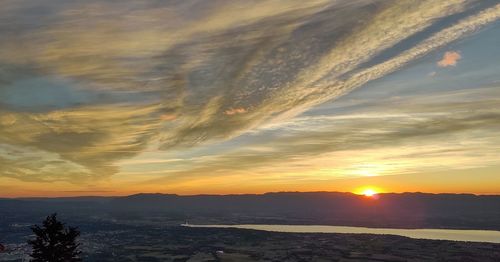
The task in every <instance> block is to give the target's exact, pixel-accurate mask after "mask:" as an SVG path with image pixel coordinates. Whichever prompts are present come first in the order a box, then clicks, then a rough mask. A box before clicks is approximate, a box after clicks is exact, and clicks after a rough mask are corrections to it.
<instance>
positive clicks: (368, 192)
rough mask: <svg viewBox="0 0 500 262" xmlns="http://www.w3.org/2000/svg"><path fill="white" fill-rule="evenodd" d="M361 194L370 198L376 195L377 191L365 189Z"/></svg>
mask: <svg viewBox="0 0 500 262" xmlns="http://www.w3.org/2000/svg"><path fill="white" fill-rule="evenodd" d="M362 194H363V195H365V196H367V197H372V196H374V195H376V194H377V191H375V190H374V189H372V188H367V189H365V190H363V192H362Z"/></svg>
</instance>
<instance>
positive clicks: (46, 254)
mask: <svg viewBox="0 0 500 262" xmlns="http://www.w3.org/2000/svg"><path fill="white" fill-rule="evenodd" d="M56 216H57V214H52V215H50V216H48V217H47V218H46V219H45V221H43V224H42V226H41V227H40V226H38V225H35V226H33V227H31V230H33V233H35V235H36V238H35V239H33V240H28V244H30V245H31V246H32V247H33V251H32V253H31V257H32V259H31V261H33V262H79V261H82V259H81V258H80V254H81V251H80V250H79V245H80V244H77V243H76V238H77V237H78V236H79V235H80V232H79V231H78V229H77V228H75V227H65V224H64V223H62V222H60V221H58V220H57V218H56Z"/></svg>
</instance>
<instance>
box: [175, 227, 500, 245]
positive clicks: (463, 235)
mask: <svg viewBox="0 0 500 262" xmlns="http://www.w3.org/2000/svg"><path fill="white" fill-rule="evenodd" d="M183 226H188V227H210V228H240V229H254V230H263V231H272V232H289V233H348V234H380V235H398V236H404V237H410V238H420V239H436V240H454V241H474V242H490V243H500V231H494V230H458V229H396V228H367V227H345V226H317V225H191V224H183Z"/></svg>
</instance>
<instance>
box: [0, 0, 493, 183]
mask: <svg viewBox="0 0 500 262" xmlns="http://www.w3.org/2000/svg"><path fill="white" fill-rule="evenodd" d="M477 6H479V7H480V8H478V7H477ZM472 7H475V8H477V9H478V10H479V11H477V12H476V11H474V12H473V11H471V10H472ZM0 10H1V11H0V35H1V37H0V94H2V97H3V98H2V97H0V148H2V150H0V161H1V165H0V176H3V177H10V178H15V179H19V180H22V181H49V182H50V181H68V182H73V183H89V181H97V180H101V179H108V178H110V177H111V176H112V175H114V174H117V173H119V171H120V168H121V167H120V166H119V163H122V162H123V161H124V160H127V159H130V158H132V157H134V156H137V155H138V154H140V153H141V152H145V151H147V150H151V149H152V150H158V151H163V152H166V154H170V153H172V152H173V153H179V152H190V150H196V148H198V147H200V148H202V147H205V146H210V144H212V143H218V142H221V141H228V140H231V139H235V138H238V137H239V136H241V135H242V134H248V133H250V132H255V130H258V129H259V128H262V127H263V126H264V125H272V124H276V125H279V124H280V123H283V122H286V121H288V120H289V119H291V118H292V117H294V116H297V115H298V114H300V113H302V112H304V111H306V110H308V109H310V108H312V107H314V106H317V105H319V104H321V103H323V102H325V101H329V100H332V99H336V98H338V97H340V96H342V95H344V94H346V93H348V92H349V91H351V90H353V89H355V88H358V87H360V86H362V85H364V84H366V83H367V82H369V81H372V80H374V79H378V78H381V77H383V76H385V75H387V74H390V73H392V72H395V71H398V70H399V69H401V68H403V67H404V66H405V65H407V64H409V63H411V62H414V61H416V60H417V59H418V58H421V57H423V56H424V55H426V54H428V53H429V52H432V51H434V50H436V49H438V48H441V47H443V46H445V45H447V44H449V43H451V42H452V41H456V40H458V39H462V38H464V37H465V36H467V35H469V34H471V33H474V32H475V31H476V30H477V29H479V28H481V27H483V26H485V25H488V24H490V23H492V22H494V21H496V20H498V18H499V17H500V5H498V4H497V5H493V4H486V3H481V1H466V0H451V1H432V0H425V1H412V0H403V1H401V0H398V1H364V0H358V1H326V0H315V1H307V3H304V2H303V1H295V0H293V1H290V0H286V1H285V0H279V1H267V2H263V3H260V4H258V5H255V4H250V3H249V2H248V1H220V2H218V3H217V4H214V3H212V2H206V1H197V0H189V1H181V2H176V1H173V2H161V3H160V2H157V1H142V2H140V3H138V2H136V1H120V2H105V1H98V0H91V1H85V2H71V3H69V2H66V1H59V0H41V1H36V2H29V1H14V0H7V1H3V2H2V3H1V4H0ZM33 10H45V11H44V12H34V11H33ZM452 16H453V17H454V18H457V23H455V24H452V25H449V26H446V27H444V28H442V29H441V30H437V31H436V32H432V31H429V32H430V33H428V32H427V31H426V30H428V29H429V28H431V27H432V26H435V25H436V24H438V23H440V22H441V21H442V20H446V19H448V18H449V17H452ZM416 35H418V36H419V39H418V40H419V41H417V42H416V43H414V44H412V45H411V46H407V47H405V49H404V50H402V51H401V52H399V53H396V54H394V55H392V56H391V57H389V58H387V59H385V60H382V61H378V60H376V59H375V58H376V57H377V55H380V54H381V53H383V52H384V51H387V50H389V49H391V48H392V47H394V46H395V45H398V44H400V43H401V42H403V41H405V40H407V39H409V38H411V37H415V36H416ZM446 54H448V55H446ZM446 54H445V57H444V59H443V60H442V61H444V62H443V65H444V64H446V66H452V65H455V64H456V62H457V61H458V59H460V55H459V54H458V53H446ZM457 54H458V56H457ZM440 63H441V62H440ZM368 64H369V66H367V65H368ZM28 94H29V95H28ZM462 120H464V121H465V120H466V119H462ZM483 120H484V121H485V123H486V122H487V120H486V119H483ZM483 120H481V121H483ZM332 121H333V120H332ZM335 121H340V123H342V120H341V119H336V120H335ZM366 124H367V125H368V126H369V125H370V123H366ZM436 132H437V131H436ZM306 135H311V134H309V133H307V134H306ZM316 135H317V136H316ZM325 135H335V136H336V137H339V138H342V137H344V136H345V139H346V140H347V139H353V141H355V142H356V141H357V140H356V139H357V138H358V137H351V136H348V134H343V133H339V134H325ZM314 136H315V137H316V138H318V139H319V140H318V141H312V142H313V143H315V144H317V146H318V149H316V147H314V146H312V145H311V150H310V154H314V153H321V154H323V153H327V152H328V151H329V150H330V151H331V150H334V148H333V147H328V146H325V147H322V146H319V144H321V143H322V142H325V143H326V144H331V145H335V147H341V146H342V145H341V143H340V142H335V141H329V142H328V141H323V140H322V139H320V137H322V135H321V134H320V133H315V134H314ZM295 139H297V140H296V141H299V142H300V141H301V139H302V138H301V137H300V136H298V137H295ZM381 139H382V138H381ZM382 140H383V139H382ZM283 143H285V144H287V143H288V144H290V143H292V142H291V141H285V142H283ZM354 144H356V143H354ZM267 147H272V146H271V145H263V146H260V149H263V148H267ZM276 147H277V148H280V147H285V145H282V144H280V140H278V141H277V144H276ZM254 148H259V147H254ZM320 148H321V149H320ZM315 150H319V151H318V152H315ZM257 151H258V150H257ZM278 151H279V150H278ZM283 151H287V150H286V149H283ZM306 151H307V150H306ZM259 152H260V151H259ZM179 154H181V153H179ZM283 156H287V157H293V153H290V154H287V153H286V152H284V153H283ZM267 157H269V156H267ZM267 157H266V155H265V154H263V155H252V156H249V158H248V159H250V160H251V161H252V163H253V162H256V161H258V162H261V163H266V162H267V161H268V160H267ZM235 160H236V159H230V161H235ZM250 160H249V161H250ZM282 160H284V159H282ZM167 162H169V161H167ZM175 162H177V161H175ZM204 163H206V162H204ZM206 164H207V166H204V167H200V168H201V169H202V170H210V168H213V169H214V170H215V169H217V166H218V164H208V163H206ZM245 164H246V163H245V162H243V164H242V165H243V166H244V165H245ZM40 170H41V171H40ZM67 170H72V171H71V172H67ZM181 175H182V176H183V175H184V174H183V173H182V172H181V173H180V174H179V176H181Z"/></svg>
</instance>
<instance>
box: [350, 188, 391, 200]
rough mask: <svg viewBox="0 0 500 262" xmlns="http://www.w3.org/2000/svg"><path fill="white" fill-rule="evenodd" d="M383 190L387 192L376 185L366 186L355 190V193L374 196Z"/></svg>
mask: <svg viewBox="0 0 500 262" xmlns="http://www.w3.org/2000/svg"><path fill="white" fill-rule="evenodd" d="M382 192H385V191H384V190H382V189H380V188H378V187H374V186H364V187H360V188H358V189H356V190H355V191H354V193H355V194H358V195H363V196H366V197H373V196H376V195H377V194H379V193H382Z"/></svg>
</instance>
